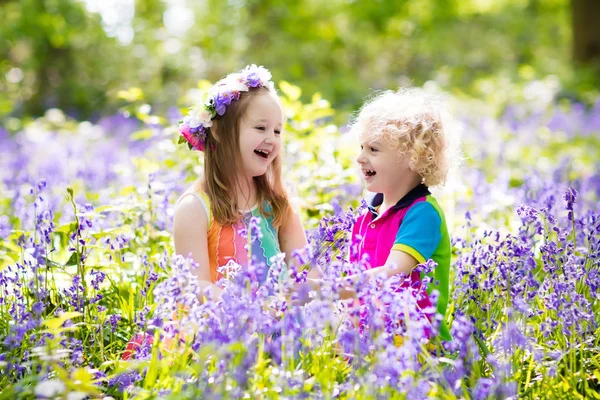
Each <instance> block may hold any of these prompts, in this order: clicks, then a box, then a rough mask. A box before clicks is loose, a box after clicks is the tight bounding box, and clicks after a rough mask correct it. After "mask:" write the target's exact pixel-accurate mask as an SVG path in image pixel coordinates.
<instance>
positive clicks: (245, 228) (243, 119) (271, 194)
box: [124, 65, 307, 358]
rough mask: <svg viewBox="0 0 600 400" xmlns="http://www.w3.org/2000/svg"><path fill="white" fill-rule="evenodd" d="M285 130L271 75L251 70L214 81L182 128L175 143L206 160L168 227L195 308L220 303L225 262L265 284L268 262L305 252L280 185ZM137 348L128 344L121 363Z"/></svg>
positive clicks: (300, 232)
mask: <svg viewBox="0 0 600 400" xmlns="http://www.w3.org/2000/svg"><path fill="white" fill-rule="evenodd" d="M283 124H284V115H283V110H282V108H281V104H280V102H279V99H278V97H277V94H276V92H275V88H274V85H273V82H271V73H270V72H269V71H268V70H267V69H265V68H263V67H257V66H256V65H250V66H247V67H246V68H245V69H243V70H242V71H240V72H237V73H232V74H230V75H228V76H226V77H225V78H223V79H221V80H220V81H218V82H217V83H216V84H215V85H214V86H213V87H212V88H211V89H210V91H209V94H208V99H207V100H206V102H205V103H204V104H203V105H201V106H199V107H196V108H193V109H192V110H191V111H190V113H189V114H188V115H187V116H186V117H185V118H184V119H183V121H182V123H181V124H180V132H181V135H182V137H181V138H180V142H187V144H188V146H189V148H190V149H193V150H200V151H203V152H204V174H203V176H202V177H201V178H200V180H199V181H198V182H197V183H195V184H194V185H193V186H192V187H190V188H189V189H188V190H187V191H186V192H185V193H184V194H183V195H182V196H181V197H180V199H179V201H178V203H177V206H176V209H175V216H174V224H173V231H174V239H175V252H176V253H177V254H180V255H182V256H185V257H188V256H189V257H191V258H192V259H193V261H195V262H196V263H197V264H198V267H197V268H196V269H195V275H196V276H197V277H198V280H199V282H200V285H201V288H202V289H203V290H202V292H203V293H206V294H207V296H206V297H203V298H202V299H200V300H201V301H206V300H217V299H219V298H220V296H221V294H222V290H221V288H219V287H218V286H217V285H215V282H216V281H217V280H218V279H219V278H220V274H219V267H223V266H225V265H226V264H227V263H228V262H229V261H235V262H236V263H238V264H240V265H248V263H249V262H250V261H251V260H252V262H253V265H255V266H256V265H262V266H263V268H262V269H261V268H259V269H258V272H257V274H256V279H257V280H258V281H259V282H263V281H264V280H265V279H266V277H267V276H268V274H269V266H270V263H271V257H273V256H276V255H277V254H279V253H281V252H283V253H285V260H286V262H288V263H289V261H290V260H291V258H292V252H293V251H294V250H296V249H301V248H303V247H304V246H305V245H306V244H307V240H306V235H305V232H304V228H303V226H302V223H301V222H300V218H299V215H298V213H296V212H295V211H294V210H293V208H292V206H291V205H290V200H289V198H288V196H287V193H286V191H285V189H284V187H283V183H282V178H281V165H282V162H281V135H282V130H283ZM251 226H258V228H259V229H258V230H257V229H251ZM257 231H258V232H257ZM249 258H250V259H249ZM146 338H147V339H146V340H148V339H151V338H149V337H148V336H146ZM143 341H144V338H143V337H141V335H138V336H137V337H136V338H135V339H134V340H133V341H132V342H130V343H129V345H128V347H127V350H126V352H125V354H124V358H129V357H130V355H131V352H132V350H134V349H135V348H136V347H139V346H140V345H141V344H142V343H143ZM150 341H151V340H150Z"/></svg>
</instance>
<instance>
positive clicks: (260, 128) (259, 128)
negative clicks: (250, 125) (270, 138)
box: [254, 126, 266, 131]
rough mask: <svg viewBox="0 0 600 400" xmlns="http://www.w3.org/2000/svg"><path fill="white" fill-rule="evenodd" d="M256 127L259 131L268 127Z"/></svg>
mask: <svg viewBox="0 0 600 400" xmlns="http://www.w3.org/2000/svg"><path fill="white" fill-rule="evenodd" d="M254 129H258V130H259V131H264V130H265V129H266V128H265V127H264V126H257V127H255V128H254Z"/></svg>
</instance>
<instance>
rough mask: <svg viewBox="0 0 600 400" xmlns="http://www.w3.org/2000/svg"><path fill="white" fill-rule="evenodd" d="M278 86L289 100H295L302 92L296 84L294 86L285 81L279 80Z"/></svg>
mask: <svg viewBox="0 0 600 400" xmlns="http://www.w3.org/2000/svg"><path fill="white" fill-rule="evenodd" d="M279 88H280V89H281V91H282V92H283V94H284V95H285V96H286V97H287V98H288V99H290V100H291V101H297V100H298V99H299V98H300V95H301V94H302V90H301V89H300V88H299V87H298V86H294V85H292V84H291V83H288V82H286V81H281V82H279Z"/></svg>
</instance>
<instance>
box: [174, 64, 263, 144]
mask: <svg viewBox="0 0 600 400" xmlns="http://www.w3.org/2000/svg"><path fill="white" fill-rule="evenodd" d="M257 87H268V88H271V89H272V88H273V87H274V85H273V82H271V73H270V72H269V70H268V69H266V68H265V67H262V66H260V67H257V66H256V65H255V64H252V65H248V66H247V67H246V68H244V69H243V70H241V71H240V72H235V73H232V74H229V75H227V76H226V77H225V78H223V79H221V80H220V81H218V82H217V83H215V84H214V85H213V86H212V87H211V88H210V90H209V92H208V99H207V100H206V102H205V103H204V104H202V105H199V106H196V107H192V108H190V111H189V112H188V114H187V115H186V116H185V117H184V118H183V120H181V121H180V122H179V132H180V133H181V137H180V138H179V143H184V142H187V144H188V147H189V148H190V150H200V151H204V143H205V142H206V135H207V134H208V132H209V130H210V127H211V126H212V120H213V119H216V118H219V117H220V116H222V115H223V114H225V110H226V109H227V106H228V105H229V104H231V102H232V101H233V100H239V98H240V94H241V93H242V92H247V91H248V90H250V88H257Z"/></svg>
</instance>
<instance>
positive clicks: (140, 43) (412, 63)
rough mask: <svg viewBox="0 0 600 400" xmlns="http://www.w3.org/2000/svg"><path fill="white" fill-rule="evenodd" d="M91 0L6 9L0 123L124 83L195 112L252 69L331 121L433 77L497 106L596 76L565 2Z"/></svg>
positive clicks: (83, 102) (11, 4) (95, 112)
mask: <svg viewBox="0 0 600 400" xmlns="http://www.w3.org/2000/svg"><path fill="white" fill-rule="evenodd" d="M86 4H87V5H95V7H97V6H98V4H104V2H93V1H76V0H45V1H38V0H22V1H16V0H4V1H0V21H1V22H2V23H0V77H1V78H0V118H2V119H3V120H4V121H6V120H7V119H9V118H11V117H23V116H39V115H42V114H43V112H44V111H45V110H46V109H48V108H51V107H58V108H61V109H63V110H65V111H66V112H67V113H69V114H71V115H73V116H75V117H76V118H78V119H87V118H95V117H98V116H100V115H103V114H110V113H112V112H114V111H115V110H117V109H118V107H119V106H120V105H121V104H120V103H119V101H118V100H116V98H117V96H116V93H117V92H118V91H119V90H122V89H127V88H130V87H140V88H142V89H143V90H144V92H145V94H146V100H147V101H148V102H149V103H150V104H152V105H153V106H154V110H155V111H157V112H155V114H161V111H162V112H164V111H165V110H167V109H168V108H169V107H170V106H174V105H189V103H190V101H192V100H193V97H192V98H190V97H189V96H187V95H189V94H190V93H189V89H192V88H194V87H196V83H197V82H198V80H200V79H207V80H209V81H215V80H216V79H218V78H219V77H221V76H223V75H225V74H227V73H228V72H230V71H232V70H236V69H240V68H242V67H243V66H244V65H245V64H248V63H256V64H262V65H265V66H266V67H268V68H269V69H271V70H272V72H273V75H274V79H275V80H276V81H279V80H287V81H289V82H291V83H293V84H295V85H298V86H300V87H302V88H303V93H307V94H312V93H317V92H318V93H321V94H322V95H323V97H324V98H327V99H329V100H330V101H331V102H332V106H333V108H334V109H336V110H338V111H341V112H338V114H339V115H338V116H337V117H336V118H337V119H338V122H343V121H344V119H345V118H346V117H347V112H348V111H350V110H353V109H355V108H356V107H357V106H359V105H360V104H361V102H362V100H363V98H364V97H365V96H366V95H367V94H368V93H370V92H371V91H372V90H378V89H386V88H394V87H398V86H406V85H416V86H421V85H423V84H425V83H426V82H428V81H432V80H433V81H435V82H437V84H438V85H440V86H441V88H442V89H444V90H447V91H451V92H453V93H454V94H458V95H463V94H464V95H470V96H477V97H497V96H500V97H501V94H499V93H501V92H502V90H499V89H502V88H504V87H506V85H505V84H504V83H505V82H506V81H510V82H515V83H517V84H518V83H519V82H526V81H529V80H531V79H537V78H540V77H544V76H547V75H557V76H559V77H560V80H561V83H562V87H563V91H562V93H561V96H568V97H575V98H577V99H581V100H584V101H585V100H588V101H591V99H595V95H596V93H597V84H598V81H599V80H598V76H599V75H600V74H597V72H598V70H597V68H596V69H594V68H587V69H583V68H574V67H573V65H572V62H571V55H570V49H571V44H570V43H571V17H570V3H569V1H568V0H496V1H489V0H375V1H347V0H328V1H326V2H324V1H320V0H304V1H285V0H260V1H258V0H235V1H234V0H230V1H222V0H204V1H191V0H183V1H178V2H175V1H170V0H117V1H114V2H110V3H105V5H104V6H101V7H100V8H99V11H101V12H100V13H98V12H90V11H89V10H88V8H86ZM90 9H94V8H93V7H90ZM107 10H108V11H109V13H108V14H109V15H107ZM110 11H113V14H110ZM111 15H112V19H111ZM103 26H104V27H108V28H110V29H103ZM115 27H116V28H115ZM117 28H118V29H120V30H121V31H120V32H123V31H124V32H126V33H127V35H125V36H126V38H125V39H123V38H122V37H115V36H118V32H119V30H118V29H117ZM106 32H108V34H107V33H106ZM302 100H303V101H309V100H310V99H308V98H303V99H302ZM5 124H6V125H8V126H9V128H12V130H17V129H18V128H19V126H18V125H19V124H20V122H19V119H11V120H10V123H5Z"/></svg>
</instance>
